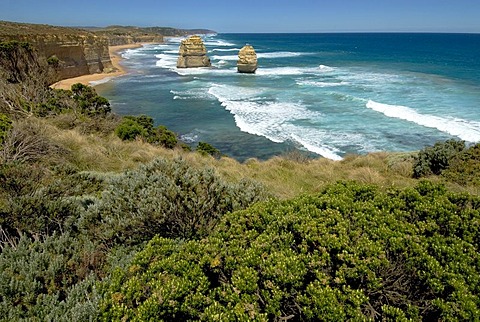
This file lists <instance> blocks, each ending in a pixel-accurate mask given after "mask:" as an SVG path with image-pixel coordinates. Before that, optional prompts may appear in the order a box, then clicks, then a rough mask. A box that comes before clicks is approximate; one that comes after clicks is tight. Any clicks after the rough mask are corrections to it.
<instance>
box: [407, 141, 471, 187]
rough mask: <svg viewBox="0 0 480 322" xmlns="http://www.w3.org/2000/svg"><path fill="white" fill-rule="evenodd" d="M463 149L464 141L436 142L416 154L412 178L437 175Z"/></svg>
mask: <svg viewBox="0 0 480 322" xmlns="http://www.w3.org/2000/svg"><path fill="white" fill-rule="evenodd" d="M464 149H465V141H458V140H453V139H452V140H447V141H445V142H437V143H435V144H434V146H429V147H425V148H424V149H422V150H420V152H418V155H417V156H416V157H415V160H414V164H413V176H414V177H415V178H420V177H424V176H428V175H432V174H435V175H439V174H441V173H442V171H443V170H445V169H447V168H448V166H449V165H450V160H451V159H452V158H453V157H454V156H455V155H457V154H458V153H460V152H462V151H463V150H464Z"/></svg>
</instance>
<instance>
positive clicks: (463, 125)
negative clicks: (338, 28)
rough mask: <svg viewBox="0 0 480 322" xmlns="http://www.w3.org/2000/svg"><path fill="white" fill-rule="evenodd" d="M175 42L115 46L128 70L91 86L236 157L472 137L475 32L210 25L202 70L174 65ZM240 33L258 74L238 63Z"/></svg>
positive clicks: (477, 125) (475, 132)
mask: <svg viewBox="0 0 480 322" xmlns="http://www.w3.org/2000/svg"><path fill="white" fill-rule="evenodd" d="M180 40H181V39H179V38H172V39H169V40H168V41H167V42H166V43H165V44H158V45H146V46H145V47H143V48H139V49H130V50H127V51H125V52H124V53H123V56H124V57H125V60H124V61H123V64H124V65H125V66H126V68H127V69H129V70H130V71H131V72H130V73H129V74H128V75H127V76H123V77H120V78H116V79H113V80H111V81H109V82H108V83H105V84H102V85H99V86H98V87H97V89H98V91H99V92H100V93H101V94H102V95H104V96H106V97H107V98H108V99H110V101H111V103H112V108H113V110H114V111H115V112H117V113H119V114H134V115H137V114H148V115H150V116H152V117H153V118H154V119H155V122H156V123H157V124H163V125H166V126H167V127H168V128H170V129H172V130H173V131H175V132H177V133H178V134H179V135H180V137H181V138H182V139H183V140H185V141H186V142H188V143H190V144H192V145H195V144H196V143H197V142H199V141H204V142H209V143H211V144H213V145H214V146H215V147H217V148H219V149H220V150H221V151H222V152H223V153H225V154H227V155H230V156H232V157H234V158H237V159H239V160H244V159H246V158H249V157H256V158H261V159H265V158H269V157H271V156H273V155H279V154H282V153H285V152H286V151H289V150H292V149H295V148H298V149H301V150H305V151H310V152H312V153H313V154H317V155H319V156H323V157H327V158H331V159H340V158H342V157H343V156H345V154H347V153H360V154H363V153H368V152H372V151H382V150H386V151H412V150H418V149H420V148H422V147H424V146H426V145H431V144H433V143H435V142H436V141H439V140H445V139H448V138H459V139H463V140H466V141H468V142H479V141H480V58H479V57H480V35H479V34H391V33H390V34H382V33H375V34H362V33H358V34H356V33H355V34H219V35H214V36H207V37H205V44H206V46H207V49H208V55H209V57H210V59H211V61H212V64H213V67H212V68H200V69H177V68H176V67H175V65H176V58H177V53H178V47H179V43H180ZM246 43H248V44H251V45H253V46H254V48H255V50H256V52H257V55H258V63H259V68H258V70H257V72H256V74H255V75H245V74H238V73H236V60H237V55H238V50H239V49H240V48H241V47H242V46H243V45H245V44H246Z"/></svg>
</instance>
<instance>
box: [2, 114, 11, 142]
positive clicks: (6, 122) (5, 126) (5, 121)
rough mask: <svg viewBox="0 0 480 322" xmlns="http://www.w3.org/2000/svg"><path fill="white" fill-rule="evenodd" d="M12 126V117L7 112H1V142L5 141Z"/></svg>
mask: <svg viewBox="0 0 480 322" xmlns="http://www.w3.org/2000/svg"><path fill="white" fill-rule="evenodd" d="M11 128H12V121H11V120H10V118H9V117H8V116H7V115H5V114H3V113H0V144H2V143H3V140H4V138H5V136H6V135H7V132H8V131H9V130H10V129H11ZM0 149H1V147H0Z"/></svg>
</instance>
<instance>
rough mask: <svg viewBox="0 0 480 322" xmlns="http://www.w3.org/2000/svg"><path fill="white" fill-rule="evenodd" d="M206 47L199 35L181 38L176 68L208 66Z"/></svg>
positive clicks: (209, 64)
mask: <svg viewBox="0 0 480 322" xmlns="http://www.w3.org/2000/svg"><path fill="white" fill-rule="evenodd" d="M210 66H211V63H210V59H209V58H208V56H207V49H206V48H205V45H204V44H203V41H202V38H200V36H191V37H189V38H187V39H184V40H182V43H181V44H180V49H179V57H178V60H177V67H178V68H192V67H210Z"/></svg>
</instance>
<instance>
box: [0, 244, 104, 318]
mask: <svg viewBox="0 0 480 322" xmlns="http://www.w3.org/2000/svg"><path fill="white" fill-rule="evenodd" d="M98 260H99V258H98V251H97V250H96V249H95V247H93V245H92V244H90V243H81V242H80V240H78V239H76V238H72V237H70V236H68V235H62V236H58V235H56V236H52V237H47V238H46V239H44V240H36V241H33V240H31V239H29V238H25V237H23V238H22V239H20V241H19V242H18V244H16V245H6V244H2V252H1V253H0V320H1V321H22V320H25V321H89V320H90V321H92V320H93V319H94V318H93V317H94V316H96V315H97V313H98V302H99V300H100V297H99V295H98V293H97V292H96V291H95V282H96V281H97V277H96V275H95V274H94V273H92V266H95V265H98V264H97V263H96V261H98Z"/></svg>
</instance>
